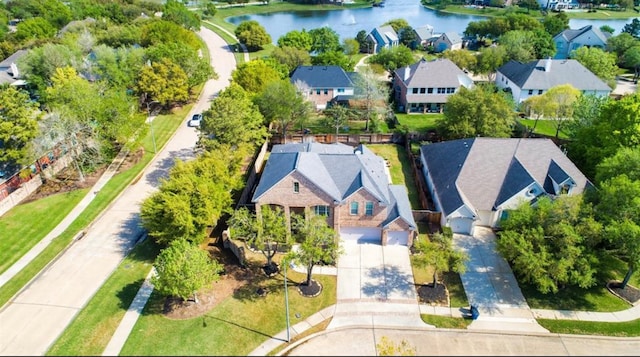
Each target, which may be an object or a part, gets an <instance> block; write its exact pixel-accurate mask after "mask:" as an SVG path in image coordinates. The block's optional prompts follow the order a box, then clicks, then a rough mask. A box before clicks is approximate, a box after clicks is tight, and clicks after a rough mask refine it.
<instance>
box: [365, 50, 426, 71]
mask: <svg viewBox="0 0 640 357" xmlns="http://www.w3.org/2000/svg"><path fill="white" fill-rule="evenodd" d="M414 62H416V60H415V59H414V57H413V53H412V52H411V49H410V48H409V47H407V46H404V45H399V46H393V47H391V48H387V47H384V48H382V49H381V50H380V52H378V53H377V54H375V55H373V56H371V57H370V58H369V63H375V64H379V65H381V66H382V67H383V68H384V69H386V70H387V71H389V72H390V73H393V71H395V70H396V69H398V68H402V67H406V66H408V65H410V64H412V63H414Z"/></svg>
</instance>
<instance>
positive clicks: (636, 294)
mask: <svg viewBox="0 0 640 357" xmlns="http://www.w3.org/2000/svg"><path fill="white" fill-rule="evenodd" d="M607 289H609V291H611V293H613V294H614V295H616V296H618V297H619V298H621V299H622V300H625V301H626V302H628V303H629V304H631V305H633V304H635V303H636V302H638V301H640V290H639V289H638V288H636V287H634V286H631V285H629V284H627V285H626V286H625V287H624V288H622V284H621V283H620V282H619V281H610V282H609V283H608V284H607Z"/></svg>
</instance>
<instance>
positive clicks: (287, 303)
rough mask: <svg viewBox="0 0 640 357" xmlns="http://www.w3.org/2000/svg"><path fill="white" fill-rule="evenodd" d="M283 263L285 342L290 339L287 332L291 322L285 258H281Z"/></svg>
mask: <svg viewBox="0 0 640 357" xmlns="http://www.w3.org/2000/svg"><path fill="white" fill-rule="evenodd" d="M282 263H283V265H284V305H285V314H286V315H287V342H289V341H291V335H290V333H289V329H290V325H291V322H290V321H289V289H288V288H287V264H288V263H287V261H286V259H283V260H282Z"/></svg>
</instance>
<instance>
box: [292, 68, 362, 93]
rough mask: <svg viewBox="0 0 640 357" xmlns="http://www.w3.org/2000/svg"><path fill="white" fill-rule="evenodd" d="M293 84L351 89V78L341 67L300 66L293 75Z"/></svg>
mask: <svg viewBox="0 0 640 357" xmlns="http://www.w3.org/2000/svg"><path fill="white" fill-rule="evenodd" d="M290 80H291V83H296V82H297V81H300V82H303V83H306V84H307V85H308V86H309V87H310V88H338V87H341V88H350V87H353V86H354V85H353V82H352V81H351V77H350V76H349V75H347V73H346V72H345V71H344V70H343V69H342V67H340V66H298V67H297V68H296V69H295V70H294V71H293V73H292V74H291V78H290Z"/></svg>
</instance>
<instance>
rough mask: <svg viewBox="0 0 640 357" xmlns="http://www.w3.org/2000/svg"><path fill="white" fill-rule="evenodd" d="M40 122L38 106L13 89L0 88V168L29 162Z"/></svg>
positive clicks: (26, 96)
mask: <svg viewBox="0 0 640 357" xmlns="http://www.w3.org/2000/svg"><path fill="white" fill-rule="evenodd" d="M40 118H41V114H40V111H39V110H38V103H36V102H32V101H30V100H29V95H28V94H27V93H26V92H23V91H20V90H18V89H16V88H15V87H12V86H9V87H4V88H0V165H3V164H7V163H9V164H23V163H25V162H26V161H27V159H29V156H28V154H29V145H30V143H31V140H32V139H34V138H35V137H36V136H37V135H38V121H39V120H40Z"/></svg>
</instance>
